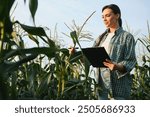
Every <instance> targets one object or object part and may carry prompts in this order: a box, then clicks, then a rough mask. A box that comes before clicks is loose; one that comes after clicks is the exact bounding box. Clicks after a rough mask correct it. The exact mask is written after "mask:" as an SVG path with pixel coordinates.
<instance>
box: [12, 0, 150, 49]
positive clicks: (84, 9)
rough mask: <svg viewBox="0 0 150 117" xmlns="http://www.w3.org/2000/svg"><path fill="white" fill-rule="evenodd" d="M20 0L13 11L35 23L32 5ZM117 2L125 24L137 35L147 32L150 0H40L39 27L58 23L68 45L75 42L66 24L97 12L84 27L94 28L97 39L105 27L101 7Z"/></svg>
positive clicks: (149, 17)
mask: <svg viewBox="0 0 150 117" xmlns="http://www.w3.org/2000/svg"><path fill="white" fill-rule="evenodd" d="M16 1H18V6H17V8H16V10H15V12H14V14H13V16H14V17H15V19H16V20H19V21H20V22H21V23H24V24H27V25H32V20H31V16H30V13H29V9H28V5H25V4H24V3H23V0H16ZM111 3H115V4H117V5H118V6H119V7H120V9H121V12H122V20H123V27H124V28H126V23H127V24H128V25H129V27H130V28H131V30H132V32H134V33H135V32H139V33H138V35H137V36H136V37H140V36H141V35H142V34H144V35H147V34H148V33H147V21H149V22H150V8H149V6H148V5H150V0H39V5H38V10H37V13H36V17H35V21H36V25H37V26H46V27H48V28H50V29H51V30H52V31H53V30H54V27H55V25H56V24H57V31H58V34H59V36H60V38H62V39H63V40H64V43H65V46H70V45H72V41H71V40H70V39H68V38H66V37H65V36H64V35H63V34H62V32H64V33H68V34H69V33H70V31H69V29H68V28H67V27H66V26H65V24H64V23H66V24H68V25H71V24H72V20H75V21H76V23H77V24H78V25H81V24H82V23H83V22H84V21H85V20H86V18H87V17H88V16H89V15H90V14H91V13H92V12H94V11H96V13H95V14H94V15H93V16H92V17H91V19H90V20H89V21H88V23H87V24H86V26H85V27H84V30H87V31H90V32H91V34H92V36H93V38H94V39H95V38H97V37H98V35H99V34H100V33H102V32H103V31H104V30H105V26H104V24H103V22H102V19H101V9H102V7H103V6H104V5H107V4H111ZM81 44H82V46H84V47H87V46H91V45H92V44H93V42H84V43H82V42H81Z"/></svg>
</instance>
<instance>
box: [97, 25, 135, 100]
mask: <svg viewBox="0 0 150 117" xmlns="http://www.w3.org/2000/svg"><path fill="white" fill-rule="evenodd" d="M108 32H109V30H106V31H105V32H104V34H102V35H103V36H100V37H99V38H98V39H97V40H96V41H95V43H94V47H97V46H101V44H102V42H103V41H104V40H105V39H106V37H107V35H108ZM109 48H110V53H109V56H110V59H111V60H112V61H113V62H115V63H117V64H122V65H124V67H125V68H126V71H127V72H126V73H124V74H122V73H120V72H119V71H117V70H115V71H111V76H110V79H111V88H112V95H113V97H124V98H128V97H129V96H130V91H131V86H132V78H131V76H130V71H131V70H132V69H133V68H134V66H135V64H136V56H135V40H134V37H133V36H132V35H131V34H130V33H129V32H126V31H124V30H123V29H122V28H121V27H120V28H119V29H118V30H116V31H115V35H114V36H113V37H112V39H111V41H110V44H109ZM97 78H98V80H99V83H100V85H101V86H102V87H103V86H104V85H103V84H104V81H102V78H101V76H100V69H99V68H97Z"/></svg>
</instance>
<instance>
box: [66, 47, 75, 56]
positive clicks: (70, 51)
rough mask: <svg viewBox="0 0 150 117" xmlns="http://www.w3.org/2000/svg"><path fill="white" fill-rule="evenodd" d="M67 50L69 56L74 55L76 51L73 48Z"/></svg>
mask: <svg viewBox="0 0 150 117" xmlns="http://www.w3.org/2000/svg"><path fill="white" fill-rule="evenodd" d="M68 49H69V54H74V53H75V51H76V49H75V48H74V47H70V48H68Z"/></svg>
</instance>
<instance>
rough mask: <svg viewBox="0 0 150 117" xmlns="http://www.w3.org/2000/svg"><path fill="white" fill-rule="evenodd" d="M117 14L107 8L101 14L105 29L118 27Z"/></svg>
mask: <svg viewBox="0 0 150 117" xmlns="http://www.w3.org/2000/svg"><path fill="white" fill-rule="evenodd" d="M118 18H119V14H114V13H113V11H112V10H111V9H109V8H106V9H105V10H104V11H103V12H102V19H103V21H104V24H105V26H106V27H107V28H116V27H117V26H118Z"/></svg>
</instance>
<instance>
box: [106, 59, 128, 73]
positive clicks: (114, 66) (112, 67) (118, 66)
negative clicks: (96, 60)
mask: <svg viewBox="0 0 150 117" xmlns="http://www.w3.org/2000/svg"><path fill="white" fill-rule="evenodd" d="M103 64H104V65H105V66H106V67H108V68H109V69H110V70H111V71H114V70H118V71H119V72H121V73H125V72H126V69H125V67H124V66H123V65H122V64H115V63H113V62H112V61H111V60H108V59H106V61H105V62H103Z"/></svg>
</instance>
